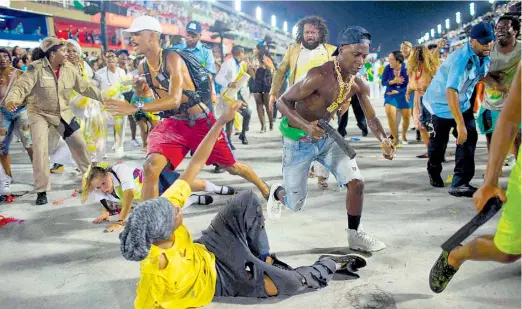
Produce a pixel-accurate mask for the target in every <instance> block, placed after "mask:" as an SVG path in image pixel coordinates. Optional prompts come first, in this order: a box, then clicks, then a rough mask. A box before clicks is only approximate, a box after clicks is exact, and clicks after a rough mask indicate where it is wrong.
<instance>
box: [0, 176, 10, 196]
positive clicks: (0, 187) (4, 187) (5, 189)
mask: <svg viewBox="0 0 522 309" xmlns="http://www.w3.org/2000/svg"><path fill="white" fill-rule="evenodd" d="M10 185H11V177H9V176H7V175H5V178H4V179H2V181H1V182H0V194H3V195H6V194H9V193H10V190H9V186H10Z"/></svg>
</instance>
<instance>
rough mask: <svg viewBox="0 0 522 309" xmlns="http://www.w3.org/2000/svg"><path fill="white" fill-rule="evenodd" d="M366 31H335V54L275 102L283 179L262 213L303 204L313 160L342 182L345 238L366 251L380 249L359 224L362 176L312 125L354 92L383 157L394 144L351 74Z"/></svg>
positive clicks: (359, 62) (364, 49)
mask: <svg viewBox="0 0 522 309" xmlns="http://www.w3.org/2000/svg"><path fill="white" fill-rule="evenodd" d="M370 39H371V36H370V34H369V33H368V31H366V30H365V29H363V28H361V27H358V26H353V27H347V28H345V29H343V30H342V31H341V33H340V34H339V37H338V39H337V41H338V42H339V46H338V48H337V50H336V51H335V52H334V53H333V56H336V57H335V58H334V59H333V61H329V62H327V63H325V64H323V65H322V66H319V67H316V68H313V69H311V70H310V71H308V73H307V76H306V77H305V78H304V79H303V80H301V81H300V82H298V83H296V84H294V85H293V86H292V87H291V88H290V89H289V90H288V91H287V92H286V93H285V94H284V95H283V96H281V98H280V99H279V100H278V101H277V107H278V109H279V111H280V112H281V113H282V114H283V115H284V116H285V117H284V118H283V120H282V121H281V125H280V130H281V133H282V134H283V179H284V183H285V186H284V187H283V186H281V185H279V184H275V185H273V186H272V188H271V190H270V196H269V201H268V213H269V215H271V216H272V217H278V216H279V215H280V213H281V208H282V207H283V205H285V206H286V207H288V208H290V209H291V210H293V211H298V210H300V209H301V208H303V207H304V205H305V201H306V196H307V175H308V170H309V169H310V164H311V163H312V162H313V161H318V162H320V163H321V164H323V165H324V166H325V167H326V168H327V169H328V170H329V171H330V172H331V173H332V174H333V175H334V176H335V178H336V179H337V182H338V184H339V185H340V186H346V187H348V190H347V194H346V211H347V214H348V243H349V246H350V248H351V249H354V250H360V251H366V252H372V251H379V250H382V249H384V248H385V247H386V246H385V245H384V243H382V242H381V241H379V240H377V239H375V238H373V237H371V236H370V235H368V234H366V233H364V232H363V231H362V230H360V229H359V223H360V220H361V214H362V204H363V190H364V181H363V177H362V175H361V173H360V171H359V168H358V167H357V163H356V162H355V159H350V158H349V157H348V156H347V155H346V154H345V153H344V152H343V150H342V148H341V147H340V146H339V145H338V144H336V142H335V141H334V140H333V138H332V137H330V136H325V132H324V131H323V130H322V129H321V128H320V127H319V126H318V124H317V123H318V120H320V119H323V120H326V121H329V120H330V119H331V117H332V116H333V115H334V114H335V113H336V112H337V110H338V109H340V110H341V113H343V112H346V110H347V109H348V107H349V105H350V98H351V97H352V96H353V95H357V97H358V99H359V102H361V107H362V108H363V110H364V114H365V116H366V119H367V121H368V127H370V129H371V131H372V133H373V134H374V135H375V137H377V139H378V140H379V142H380V143H381V147H382V150H383V154H384V157H385V158H387V159H389V160H391V159H393V156H394V154H395V147H394V145H393V143H392V142H391V140H389V139H388V138H387V137H386V134H385V132H384V129H383V127H382V125H381V123H380V122H379V119H377V117H376V116H375V112H374V110H373V107H372V105H371V103H370V99H369V94H370V89H369V88H368V86H367V85H366V84H365V83H364V81H363V80H362V79H360V78H359V77H356V74H357V72H359V70H360V69H361V67H362V66H363V64H364V59H365V58H366V56H367V55H368V53H369V49H370V43H371V41H370Z"/></svg>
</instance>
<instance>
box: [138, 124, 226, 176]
mask: <svg viewBox="0 0 522 309" xmlns="http://www.w3.org/2000/svg"><path fill="white" fill-rule="evenodd" d="M209 118H210V121H211V124H212V125H213V124H214V123H215V122H216V119H215V118H214V116H213V115H212V114H209ZM209 130H210V128H209V127H208V124H207V119H206V118H203V119H199V120H196V121H195V124H194V126H192V127H190V126H189V121H185V120H176V119H172V118H168V119H164V120H163V121H162V122H160V123H159V124H158V125H157V126H156V127H155V128H154V130H152V132H150V133H149V136H148V138H147V141H148V143H149V144H148V146H147V154H151V153H159V154H162V155H163V156H165V157H166V158H167V160H169V162H170V163H171V164H172V166H173V167H174V169H175V168H176V167H177V166H178V165H179V164H180V163H181V161H183V158H185V156H186V155H187V153H188V152H189V151H190V150H196V149H197V148H198V146H199V144H200V143H201V141H202V140H203V138H204V137H205V136H206V135H207V133H208V131H209ZM234 163H236V158H235V157H234V154H232V150H231V149H230V146H229V145H228V142H227V139H226V137H225V134H224V133H223V132H221V134H220V135H219V137H218V140H217V141H216V144H215V145H214V149H212V153H211V154H210V157H209V158H208V160H207V162H206V164H207V165H211V164H218V165H220V166H223V167H227V166H232V165H234Z"/></svg>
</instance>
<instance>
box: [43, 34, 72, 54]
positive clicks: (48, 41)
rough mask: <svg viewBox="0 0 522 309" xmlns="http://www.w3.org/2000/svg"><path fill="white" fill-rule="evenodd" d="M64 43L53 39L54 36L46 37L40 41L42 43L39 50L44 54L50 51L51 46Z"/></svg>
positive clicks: (55, 38) (58, 39)
mask: <svg viewBox="0 0 522 309" xmlns="http://www.w3.org/2000/svg"><path fill="white" fill-rule="evenodd" d="M65 43H66V41H64V40H62V39H60V38H57V37H54V36H48V37H46V38H45V39H43V40H42V43H40V48H41V49H42V51H43V52H44V53H46V52H47V51H48V50H49V49H51V48H52V47H53V46H56V45H65Z"/></svg>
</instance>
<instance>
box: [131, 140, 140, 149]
mask: <svg viewBox="0 0 522 309" xmlns="http://www.w3.org/2000/svg"><path fill="white" fill-rule="evenodd" d="M131 144H132V146H134V147H141V144H140V142H138V141H137V140H135V139H133V140H132V141H131Z"/></svg>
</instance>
